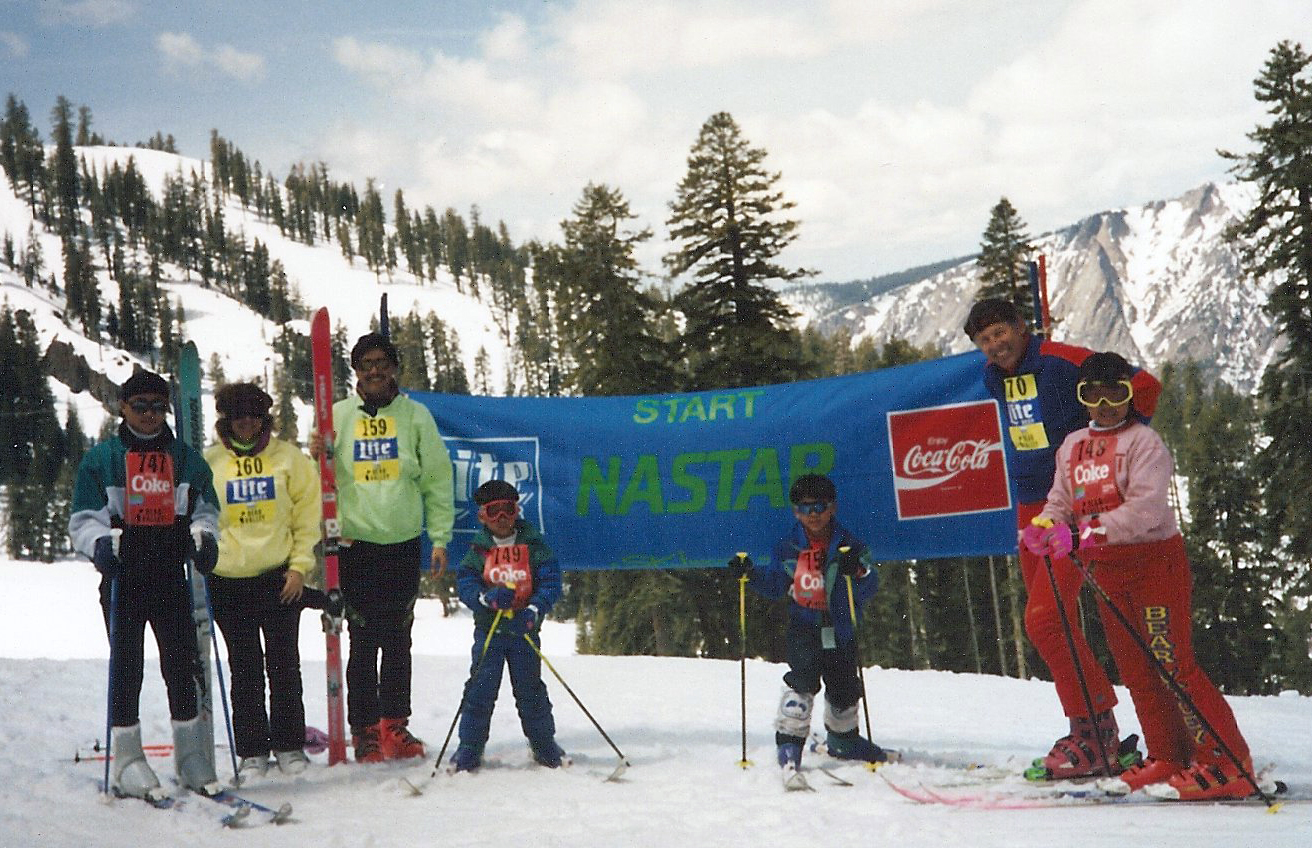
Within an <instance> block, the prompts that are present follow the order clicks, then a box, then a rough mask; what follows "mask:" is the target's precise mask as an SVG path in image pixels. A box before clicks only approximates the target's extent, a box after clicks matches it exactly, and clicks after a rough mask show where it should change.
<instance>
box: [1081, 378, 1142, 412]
mask: <svg viewBox="0 0 1312 848" xmlns="http://www.w3.org/2000/svg"><path fill="white" fill-rule="evenodd" d="M1075 397H1077V398H1079V401H1080V403H1082V404H1084V405H1085V406H1101V405H1103V404H1106V405H1107V406H1120V405H1121V404H1123V403H1129V402H1130V399H1131V398H1133V397H1134V386H1132V385H1131V384H1130V381H1129V380H1117V381H1116V382H1115V383H1104V382H1102V381H1101V380H1081V381H1080V382H1079V385H1077V386H1076V387H1075Z"/></svg>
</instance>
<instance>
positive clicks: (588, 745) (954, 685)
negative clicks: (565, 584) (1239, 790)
mask: <svg viewBox="0 0 1312 848" xmlns="http://www.w3.org/2000/svg"><path fill="white" fill-rule="evenodd" d="M96 583H97V578H96V575H95V573H94V571H93V570H92V568H91V566H90V565H89V564H88V563H85V562H81V561H65V562H57V563H54V564H50V565H45V564H40V563H29V562H12V561H0V587H3V591H0V833H2V834H3V836H0V844H3V845H5V846H29V845H40V846H43V847H44V848H73V846H79V848H80V846H86V845H94V846H97V847H98V848H101V847H102V846H103V848H117V847H118V846H123V848H141V846H145V845H187V846H189V848H211V846H213V847H214V848H217V846H229V845H242V846H251V848H255V846H302V845H312V846H316V848H344V847H345V846H369V847H370V848H390V847H391V846H397V848H414V846H419V845H440V846H444V848H448V847H449V846H465V845H479V846H484V845H510V846H528V845H541V846H569V848H591V846H597V847H598V848H601V847H602V846H605V848H611V846H660V848H666V847H667V846H668V848H675V846H678V848H684V846H721V845H723V846H748V845H750V846H767V845H770V846H772V845H835V846H841V845H859V844H860V845H876V846H895V847H896V848H916V846H950V845H970V846H985V848H993V846H996V848H1002V846H1014V845H1018V844H1021V845H1035V846H1061V848H1071V847H1072V846H1107V848H1111V846H1116V848H1124V846H1126V845H1136V846H1154V848H1156V846H1186V847H1187V848H1206V846H1226V847H1227V848H1244V846H1264V848H1281V846H1289V848H1292V846H1303V845H1307V844H1309V839H1312V804H1290V805H1287V806H1285V807H1284V808H1282V809H1281V810H1280V812H1278V813H1276V814H1273V815H1268V814H1265V813H1264V812H1263V811H1262V809H1261V807H1259V806H1254V807H1203V808H1199V807H1190V806H1185V805H1155V806H1153V807H1151V808H1149V809H1144V808H1143V807H1095V808H1089V807H1084V808H1080V807H1076V808H1062V809H1035V810H970V809H957V808H950V807H944V806H921V805H917V804H915V803H913V802H911V801H908V800H906V799H904V798H902V797H901V796H899V795H897V794H895V793H894V792H893V791H892V790H891V789H890V788H889V787H888V786H887V785H885V783H884V782H883V781H882V780H881V779H880V778H879V776H878V775H877V774H869V773H867V772H866V771H865V770H864V769H861V768H859V767H857V766H854V765H846V764H844V765H841V766H839V769H840V770H841V773H842V774H843V775H845V776H846V777H848V778H849V779H851V780H852V781H853V782H854V783H855V784H856V785H855V786H853V787H851V788H843V787H838V786H834V785H832V784H828V783H827V781H826V780H825V779H824V778H823V777H820V776H819V775H817V774H816V773H814V772H812V773H811V774H812V776H813V783H814V784H815V785H816V786H817V789H818V791H816V792H812V793H785V792H784V791H783V790H782V788H781V786H780V782H779V777H778V771H777V769H776V768H775V766H774V765H773V759H774V745H773V731H772V729H771V719H772V717H773V714H774V709H775V704H776V701H777V698H778V693H779V685H780V675H781V674H782V671H783V667H782V666H780V665H776V664H771V663H765V662H760V661H755V660H753V661H749V662H748V663H747V664H746V668H747V700H748V717H747V721H748V725H747V726H748V756H749V758H750V759H751V760H752V761H754V763H755V764H754V765H753V766H752V767H751V768H748V769H745V770H744V769H741V768H739V766H738V760H739V757H740V738H741V737H740V714H739V664H738V663H737V662H732V661H728V662H726V661H714V660H694V659H680V658H667V657H598V656H579V655H576V654H574V652H573V648H572V642H573V627H572V626H571V625H570V624H569V623H568V622H563V623H556V622H547V624H546V629H545V633H544V638H545V645H544V651H545V652H546V655H547V656H548V658H549V659H550V660H551V662H552V664H553V665H555V667H556V668H557V670H559V672H560V673H561V674H562V675H563V676H564V678H565V680H566V681H567V682H568V683H569V685H570V687H571V688H572V689H573V690H574V691H575V692H576V693H577V694H578V695H579V697H580V698H582V699H583V701H584V703H585V704H586V705H587V707H588V709H589V710H590V711H591V712H592V714H593V716H595V717H596V719H597V721H598V722H600V723H601V725H602V727H603V728H605V730H606V732H607V733H608V734H609V735H610V737H611V738H612V739H613V740H614V741H615V743H616V745H618V746H619V748H620V749H621V750H622V751H623V752H624V754H625V755H626V756H627V757H628V759H629V761H630V762H631V763H632V768H631V769H629V771H628V772H627V774H626V775H625V776H624V779H623V781H622V782H618V783H607V782H604V781H603V778H604V777H605V776H606V775H607V774H609V773H610V771H611V769H612V767H613V766H614V765H615V764H616V762H617V757H616V755H615V753H614V752H613V751H612V750H611V749H610V747H609V746H608V745H607V744H606V742H605V741H604V740H603V738H602V737H601V735H600V734H599V733H598V732H597V731H596V729H595V728H594V727H593V726H592V724H591V723H590V722H589V721H588V719H587V718H586V716H585V715H584V714H583V712H582V711H581V710H580V709H579V708H578V706H577V705H576V704H575V703H574V702H573V700H572V699H571V698H570V696H569V695H568V694H567V693H566V692H565V690H564V689H562V688H561V686H560V685H559V684H558V683H557V682H556V680H555V679H553V678H552V677H551V676H550V673H549V672H548V671H547V670H546V669H544V671H543V674H544V675H545V676H546V677H547V684H548V688H549V689H550V691H551V697H552V701H553V703H554V705H555V716H556V721H557V724H558V727H559V733H558V738H559V741H560V742H561V744H562V745H563V746H564V747H565V749H566V750H568V751H569V752H570V753H571V754H573V756H574V758H575V764H574V766H573V767H572V768H570V769H568V770H564V771H549V770H546V769H543V768H540V767H537V766H532V765H530V764H529V757H528V752H527V747H526V746H525V744H524V741H523V737H522V735H521V734H520V731H519V727H518V721H517V718H516V716H515V712H514V706H513V699H512V698H511V695H510V692H509V685H508V684H505V685H504V686H503V691H502V693H501V698H500V701H499V703H498V707H497V711H496V714H495V716H494V721H493V730H492V738H491V741H490V744H489V746H488V755H489V758H491V759H493V760H495V761H497V762H496V764H495V765H490V766H489V767H487V768H484V769H483V770H482V771H480V772H479V773H477V774H474V775H460V776H456V777H449V776H447V775H445V774H440V775H439V776H438V777H437V778H436V779H435V780H434V781H432V782H431V783H429V782H428V781H429V776H430V774H431V771H432V767H433V760H432V759H431V756H432V755H435V754H436V751H437V748H438V747H439V746H440V745H441V742H442V738H443V736H444V735H445V734H446V731H447V728H448V727H449V726H450V724H451V721H452V716H453V712H454V710H455V708H456V704H457V702H458V701H459V697H460V687H461V685H462V684H463V682H464V679H465V676H466V673H467V671H468V651H469V649H470V642H471V634H472V626H471V623H470V619H469V618H468V617H467V616H465V615H460V616H455V617H452V618H443V617H442V614H441V610H440V607H439V606H438V605H437V604H436V602H423V603H421V604H420V609H419V611H418V621H417V624H416V628H415V640H414V642H415V647H414V653H415V667H414V717H413V719H412V722H411V725H412V728H413V729H414V730H415V731H416V732H417V734H418V735H419V736H421V737H422V738H424V739H425V740H426V741H427V744H428V746H429V748H430V758H429V759H425V760H424V761H422V762H418V763H413V764H409V765H401V764H396V763H384V764H379V765H370V766H361V765H357V764H354V763H351V764H347V765H339V766H333V767H331V768H330V767H328V766H327V765H326V759H325V755H322V754H321V755H315V756H314V757H313V758H312V759H313V761H314V764H313V765H312V766H311V768H310V770H309V771H308V772H307V773H306V774H305V775H303V776H301V777H298V778H286V777H282V776H281V775H270V776H269V777H267V778H265V779H264V780H263V781H262V782H261V783H259V784H257V785H253V786H250V787H248V788H247V789H246V790H245V791H246V793H247V794H248V795H249V796H250V797H252V798H253V799H255V800H257V801H262V802H266V803H271V802H277V803H281V802H282V801H291V802H292V804H293V805H294V807H295V813H294V818H295V821H294V822H293V823H289V824H286V825H284V826H282V827H273V826H262V827H251V828H247V829H246V830H244V831H243V832H240V833H237V832H232V831H225V830H223V829H221V828H220V827H219V826H218V825H217V824H216V823H215V822H214V821H213V819H212V818H211V817H210V816H209V815H208V811H207V810H205V809H204V808H203V806H197V804H196V803H194V804H193V805H192V806H191V807H189V808H184V809H183V810H181V811H175V812H169V811H158V810H152V809H150V808H148V807H146V806H145V805H143V804H139V803H137V802H135V801H130V800H120V801H114V802H111V803H106V802H104V801H102V800H101V798H100V796H99V794H98V787H99V781H100V778H101V775H102V772H103V764H101V763H97V762H81V763H75V762H73V754H74V751H75V750H76V749H77V748H78V747H79V746H82V747H83V748H84V749H85V748H86V747H89V746H90V745H91V743H92V742H93V741H94V740H96V739H98V738H101V737H103V734H104V721H105V702H104V689H105V673H106V648H105V636H104V630H103V626H102V624H101V619H100V612H99V608H98V606H97V604H96ZM147 641H148V643H149V641H150V640H147ZM301 646H302V652H303V658H304V666H303V678H304V681H305V690H306V697H305V701H306V708H307V715H308V717H309V719H310V723H311V724H314V725H316V726H318V727H323V725H324V716H325V702H324V682H323V681H324V669H323V661H322V657H323V637H322V635H321V633H320V632H319V630H318V627H317V622H316V621H315V620H314V618H313V616H312V615H308V614H307V615H306V616H304V618H303V622H302V639H301ZM225 667H226V664H225ZM865 681H866V687H867V689H868V691H869V695H870V705H871V707H870V709H871V719H872V721H873V724H874V736H875V738H876V741H878V742H880V743H881V744H884V745H887V746H891V747H897V748H901V749H903V750H905V751H907V752H909V754H910V755H911V756H917V755H923V756H931V755H932V756H935V757H939V758H942V759H944V760H947V761H950V762H957V763H967V762H975V763H983V764H994V765H1012V766H1015V767H1016V768H1019V767H1020V766H1021V765H1022V764H1023V763H1024V762H1026V761H1027V760H1028V759H1029V758H1030V757H1031V756H1033V755H1035V754H1037V753H1042V752H1043V751H1046V750H1047V747H1048V745H1049V744H1050V743H1051V741H1052V739H1053V738H1055V737H1056V736H1057V735H1059V734H1060V733H1061V732H1062V731H1063V729H1064V728H1063V724H1064V722H1063V720H1062V719H1061V718H1060V717H1059V710H1058V708H1057V701H1056V697H1055V695H1054V693H1053V690H1052V687H1051V685H1050V684H1046V683H1043V682H1041V681H1019V680H1012V679H1006V678H1000V677H988V676H978V675H973V674H952V673H946V672H933V671H900V670H889V669H880V668H869V669H867V670H866V673H865ZM1230 702H1231V703H1232V704H1233V706H1234V709H1235V713H1236V715H1237V716H1238V719H1239V723H1240V726H1241V728H1242V729H1243V730H1244V732H1245V734H1246V735H1247V738H1248V741H1249V743H1250V744H1251V745H1252V748H1253V751H1254V758H1255V760H1256V761H1258V762H1259V763H1262V764H1266V763H1273V764H1274V765H1275V768H1276V774H1277V775H1278V776H1280V777H1282V778H1284V779H1285V780H1287V781H1289V782H1290V783H1291V784H1294V785H1295V787H1301V788H1304V789H1305V788H1306V787H1307V786H1308V785H1309V783H1312V734H1309V733H1308V727H1309V726H1312V698H1307V697H1301V696H1298V695H1296V694H1293V693H1287V694H1285V695H1281V696H1278V697H1236V698H1231V699H1230ZM141 703H142V720H143V727H144V731H145V733H144V735H145V739H146V741H147V742H166V741H168V716H167V708H166V705H165V701H164V694H163V687H162V685H161V683H160V680H159V670H158V667H157V666H156V665H155V664H154V661H153V660H148V661H147V664H146V674H145V687H144V690H143V695H142V702H141ZM1117 712H1118V716H1119V718H1120V721H1121V725H1122V729H1123V730H1125V731H1126V732H1128V731H1129V730H1137V729H1138V726H1137V722H1136V721H1135V719H1134V715H1133V711H1132V709H1131V708H1130V705H1129V699H1128V697H1127V696H1126V695H1125V693H1124V691H1123V690H1122V691H1121V706H1120V707H1119V708H1118V711H1117ZM818 726H819V719H817V720H816V727H817V728H818ZM216 732H217V735H218V736H219V737H220V738H222V737H223V735H224V734H223V731H222V730H221V729H219V728H216ZM453 744H454V743H453ZM228 756H229V755H228V752H227V749H226V746H225V747H224V748H223V749H222V750H220V751H219V763H220V776H225V775H226V776H231V765H230V761H229V760H228ZM819 759H820V758H818V757H817V756H816V755H814V754H809V753H808V754H807V755H806V756H805V757H804V758H803V766H804V767H805V766H807V765H813V764H815V763H816V762H817V761H818V760H819ZM152 762H153V763H154V764H155V766H156V768H157V770H158V771H159V772H160V773H161V775H162V776H166V775H167V774H168V773H169V768H170V767H169V765H168V761H167V760H166V759H156V760H152ZM403 778H405V779H408V780H411V781H414V782H417V783H420V784H421V785H424V786H425V792H424V794H423V795H422V796H419V797H410V796H409V795H408V794H407V793H406V792H405V791H404V787H403V784H402V779H403ZM197 803H199V802H197Z"/></svg>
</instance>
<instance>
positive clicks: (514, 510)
mask: <svg viewBox="0 0 1312 848" xmlns="http://www.w3.org/2000/svg"><path fill="white" fill-rule="evenodd" d="M479 513H480V514H481V515H483V516H485V517H487V518H507V517H509V518H514V517H516V516H518V515H519V503H518V502H517V501H512V500H510V499H508V498H507V499H505V500H499V501H488V502H487V503H485V504H483V506H482V508H480V509H479Z"/></svg>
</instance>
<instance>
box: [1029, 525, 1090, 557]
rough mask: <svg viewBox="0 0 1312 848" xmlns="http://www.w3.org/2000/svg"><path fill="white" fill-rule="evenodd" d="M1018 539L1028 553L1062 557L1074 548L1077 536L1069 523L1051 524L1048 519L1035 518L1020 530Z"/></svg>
mask: <svg viewBox="0 0 1312 848" xmlns="http://www.w3.org/2000/svg"><path fill="white" fill-rule="evenodd" d="M1020 540H1021V542H1022V543H1023V544H1024V545H1025V547H1026V549H1028V550H1029V552H1030V553H1033V554H1038V555H1039V556H1051V557H1064V556H1066V555H1067V554H1069V553H1070V552H1071V551H1073V550H1075V548H1076V546H1077V545H1078V540H1079V537H1078V535H1077V534H1076V533H1075V532H1072V529H1071V526H1070V525H1069V524H1053V523H1052V521H1051V520H1050V519H1046V518H1035V519H1033V522H1032V523H1031V524H1030V526H1029V527H1026V528H1025V529H1024V530H1022V531H1021V534H1020Z"/></svg>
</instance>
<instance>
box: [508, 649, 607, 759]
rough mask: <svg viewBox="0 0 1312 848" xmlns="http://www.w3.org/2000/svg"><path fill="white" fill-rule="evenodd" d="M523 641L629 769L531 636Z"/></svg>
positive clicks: (604, 732)
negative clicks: (530, 647) (549, 670)
mask: <svg viewBox="0 0 1312 848" xmlns="http://www.w3.org/2000/svg"><path fill="white" fill-rule="evenodd" d="M524 641H525V642H528V643H529V645H530V646H532V648H533V653H535V654H537V655H538V659H540V660H542V662H543V663H544V664H546V666H547V668H549V669H551V673H552V674H554V675H555V676H556V679H557V680H559V681H560V685H561V686H564V687H565V691H566V692H568V693H569V696H570V697H571V698H573V699H574V703H576V704H578V705H579V709H581V710H583V714H584V715H585V716H587V717H588V721H591V722H592V726H593V727H595V728H597V732H598V733H600V734H601V737H602V738H603V739H605V740H606V742H607V744H609V745H610V747H611V749H612V750H614V751H615V753H616V754H617V755H618V756H619V758H620V764H621V765H622V766H623V767H624V768H628V767H629V761H628V759H627V758H626V757H625V756H624V752H623V751H621V750H620V749H619V748H618V747H616V745H615V743H614V742H612V741H611V738H610V736H608V735H607V734H606V731H604V730H602V729H601V725H600V724H598V723H597V720H596V719H595V718H593V717H592V713H590V712H588V708H587V707H585V706H583V702H582V701H581V700H579V696H578V695H575V694H574V690H573V689H571V688H569V684H568V683H566V682H565V678H563V677H561V676H560V672H559V671H556V667H555V666H554V665H552V664H551V660H549V659H547V658H546V656H545V655H544V654H543V653H542V649H541V648H539V647H538V646H537V643H536V642H534V641H533V638H532V637H531V636H529V634H527V633H525V634H524ZM617 774H618V772H617ZM613 776H614V775H612V777H613Z"/></svg>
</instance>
